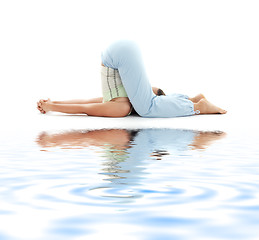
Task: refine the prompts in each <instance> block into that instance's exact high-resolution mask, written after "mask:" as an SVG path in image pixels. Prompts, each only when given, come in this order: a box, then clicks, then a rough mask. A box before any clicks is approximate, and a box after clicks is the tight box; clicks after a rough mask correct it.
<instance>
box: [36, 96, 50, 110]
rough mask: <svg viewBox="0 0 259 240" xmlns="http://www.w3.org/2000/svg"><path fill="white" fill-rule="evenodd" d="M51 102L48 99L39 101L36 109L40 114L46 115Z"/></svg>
mask: <svg viewBox="0 0 259 240" xmlns="http://www.w3.org/2000/svg"><path fill="white" fill-rule="evenodd" d="M51 103H52V102H51V100H50V99H49V98H48V100H43V99H41V100H40V101H39V102H38V109H39V111H40V112H41V113H47V112H48V111H50V104H51Z"/></svg>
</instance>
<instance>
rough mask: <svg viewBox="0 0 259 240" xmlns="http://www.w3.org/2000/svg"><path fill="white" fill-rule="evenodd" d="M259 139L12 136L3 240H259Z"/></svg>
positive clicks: (1, 152) (1, 213) (1, 217)
mask: <svg viewBox="0 0 259 240" xmlns="http://www.w3.org/2000/svg"><path fill="white" fill-rule="evenodd" d="M258 138H259V137H258V134H256V133H255V132H251V133H248V132H247V133H246V134H240V133H238V132H234V131H233V132H232V133H225V132H220V131H217V132H208V131H207V132H202V131H192V130H182V129H135V130H133V129H103V130H87V129H84V130H80V131H59V132H39V133H36V134H35V133H31V134H30V133H28V134H24V133H17V132H16V133H10V134H9V133H7V132H5V133H3V134H2V135H1V138H0V139H1V145H0V157H1V158H0V239H1V240H2V239H14V240H15V239H42V240H43V239H44V240H46V239H48V240H52V239H104V238H106V239H147V240H152V239H258V236H259V157H258V156H259V148H258V142H259V141H258V140H259V139H258Z"/></svg>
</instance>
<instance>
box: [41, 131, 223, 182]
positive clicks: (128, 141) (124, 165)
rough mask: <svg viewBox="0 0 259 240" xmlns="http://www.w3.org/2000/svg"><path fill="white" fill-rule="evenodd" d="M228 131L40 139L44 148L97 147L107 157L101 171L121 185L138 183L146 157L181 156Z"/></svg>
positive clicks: (70, 133) (44, 135) (94, 134)
mask: <svg viewBox="0 0 259 240" xmlns="http://www.w3.org/2000/svg"><path fill="white" fill-rule="evenodd" d="M225 135H226V134H225V133H224V132H219V131H215V132H202V131H192V130H180V129H138V130H126V129H101V130H89V131H88V130H83V131H68V132H63V133H57V134H47V133H41V134H40V135H39V137H38V139H37V143H38V144H39V145H40V146H41V147H43V148H44V149H48V148H51V147H59V148H61V149H91V147H97V148H95V151H96V152H97V153H98V154H100V155H101V157H102V158H104V159H105V161H104V162H103V163H102V165H103V168H102V169H101V173H100V174H103V175H105V176H106V177H107V178H106V179H104V180H108V181H110V182H112V183H113V184H116V185H119V184H132V182H135V184H137V182H139V180H140V178H141V177H142V176H143V175H144V173H143V170H144V167H143V165H144V164H143V162H144V161H145V160H148V159H149V160H150V159H152V160H162V159H163V158H164V157H166V156H168V155H175V156H177V155H179V154H181V153H182V154H183V153H184V152H185V151H188V150H203V149H205V148H207V147H208V146H209V145H210V144H212V143H213V142H214V141H216V140H219V139H221V138H223V137H224V136H225ZM123 179H126V180H125V181H123ZM134 179H135V181H134ZM136 180H137V181H136Z"/></svg>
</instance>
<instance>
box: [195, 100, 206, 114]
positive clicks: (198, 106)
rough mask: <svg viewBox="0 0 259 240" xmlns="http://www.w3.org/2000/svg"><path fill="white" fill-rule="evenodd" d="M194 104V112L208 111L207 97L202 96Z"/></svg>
mask: <svg viewBox="0 0 259 240" xmlns="http://www.w3.org/2000/svg"><path fill="white" fill-rule="evenodd" d="M193 105H194V112H195V113H199V114H203V113H205V112H206V111H205V110H206V109H205V107H206V106H205V99H204V98H202V99H201V100H200V101H199V102H197V103H194V104H193Z"/></svg>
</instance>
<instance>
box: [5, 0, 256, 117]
mask: <svg viewBox="0 0 259 240" xmlns="http://www.w3.org/2000/svg"><path fill="white" fill-rule="evenodd" d="M258 13H259V2H258V1H251V0H246V1H238V0H233V1H231V0H222V1H221V0H217V1H209V0H198V1H193V0H190V1H188V0H183V1H172V0H156V1H152V0H130V1H122V0H109V1H108V0H94V1H93V0H92V1H86V0H85V1H66V0H62V1H57V0H51V1H48V0H44V1H36V0H32V1H28V0H25V1H21V0H19V1H13V0H1V1H0V34H1V36H0V81H1V89H0V104H1V116H2V117H3V116H4V115H5V116H7V115H9V114H11V113H15V114H22V115H25V114H35V113H37V111H36V109H35V107H36V102H37V100H38V99H40V98H51V99H52V100H62V99H73V98H91V97H98V96H101V84H100V73H99V71H100V70H99V68H100V63H101V60H100V54H101V51H102V50H103V48H104V47H105V46H106V45H107V44H108V43H109V42H111V41H113V40H118V39H125V38H126V39H133V40H135V41H137V42H138V44H139V45H140V47H141V49H142V52H143V57H144V60H145V63H146V68H147V72H148V75H149V77H150V81H151V83H152V85H153V86H158V87H161V88H162V89H163V90H164V91H165V92H166V93H172V92H179V93H185V94H189V95H191V96H192V95H195V94H197V93H199V92H202V93H204V94H205V95H206V96H207V98H208V99H209V100H211V102H213V103H215V104H217V105H219V106H221V107H222V108H225V109H227V110H228V111H229V113H231V112H233V111H235V112H236V113H241V114H246V113H249V114H250V113H255V112H256V111H257V108H258V103H257V101H258V97H257V95H258V85H257V82H258V79H259V69H258V66H259V44H258V43H259V14H258ZM27 116H29V115H27Z"/></svg>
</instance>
